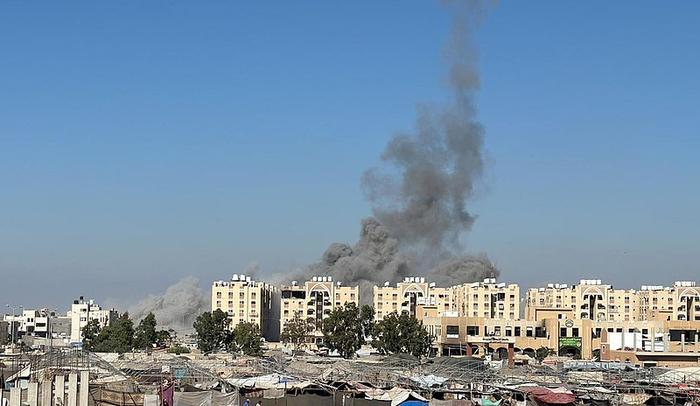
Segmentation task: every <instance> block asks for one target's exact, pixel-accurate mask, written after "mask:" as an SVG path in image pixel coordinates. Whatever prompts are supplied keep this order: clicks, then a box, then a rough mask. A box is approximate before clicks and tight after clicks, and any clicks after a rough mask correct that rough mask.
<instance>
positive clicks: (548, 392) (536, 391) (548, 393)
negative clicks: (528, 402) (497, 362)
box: [521, 386, 576, 405]
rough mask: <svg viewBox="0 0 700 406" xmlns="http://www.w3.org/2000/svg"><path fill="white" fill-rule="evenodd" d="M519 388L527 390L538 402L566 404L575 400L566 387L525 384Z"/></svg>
mask: <svg viewBox="0 0 700 406" xmlns="http://www.w3.org/2000/svg"><path fill="white" fill-rule="evenodd" d="M521 390H522V391H524V392H527V393H528V394H529V395H530V396H531V397H532V398H533V399H534V400H535V401H537V403H539V404H546V405H568V404H571V403H574V402H575V401H576V396H575V395H574V394H573V393H571V391H569V390H568V389H566V388H545V387H542V386H525V387H522V388H521Z"/></svg>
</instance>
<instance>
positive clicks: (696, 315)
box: [639, 281, 700, 321]
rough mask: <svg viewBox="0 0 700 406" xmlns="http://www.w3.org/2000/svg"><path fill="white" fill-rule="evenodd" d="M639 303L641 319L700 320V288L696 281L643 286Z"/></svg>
mask: <svg viewBox="0 0 700 406" xmlns="http://www.w3.org/2000/svg"><path fill="white" fill-rule="evenodd" d="M639 304H640V308H639V316H640V318H639V319H640V320H679V321H683V320H688V321H700V289H699V288H698V287H697V286H696V283H695V282H690V281H679V282H675V283H674V284H673V286H671V287H663V286H642V290H641V291H639Z"/></svg>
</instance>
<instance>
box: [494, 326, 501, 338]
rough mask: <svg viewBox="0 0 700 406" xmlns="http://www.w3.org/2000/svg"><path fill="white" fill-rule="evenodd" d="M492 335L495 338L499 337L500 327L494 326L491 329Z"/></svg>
mask: <svg viewBox="0 0 700 406" xmlns="http://www.w3.org/2000/svg"><path fill="white" fill-rule="evenodd" d="M493 335H495V336H497V337H498V336H500V335H501V326H496V327H494V328H493Z"/></svg>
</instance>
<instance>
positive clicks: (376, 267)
mask: <svg viewBox="0 0 700 406" xmlns="http://www.w3.org/2000/svg"><path fill="white" fill-rule="evenodd" d="M410 269H411V267H410V266H409V260H408V259H407V258H405V257H404V256H403V255H402V254H401V253H400V252H399V242H398V241H397V240H396V239H395V238H393V237H391V236H390V235H389V232H388V231H387V229H386V228H385V227H384V226H383V225H382V224H381V223H379V221H377V220H376V219H374V218H367V219H364V220H362V230H361V231H360V240H359V241H358V242H357V244H355V246H354V247H351V246H349V245H347V244H341V243H333V244H331V245H330V246H329V247H328V248H327V249H326V251H325V252H324V253H323V257H322V259H321V261H319V262H318V263H315V264H313V265H311V266H309V267H308V268H307V269H306V270H304V271H303V272H302V273H301V274H298V275H296V276H295V278H292V279H300V280H306V279H309V278H310V277H312V276H331V277H333V281H339V282H344V283H348V284H351V285H353V286H354V285H359V286H360V292H362V294H361V300H362V302H363V304H369V303H370V302H371V299H372V287H373V286H374V285H381V284H382V283H384V282H385V281H388V282H392V283H394V282H398V281H399V280H400V279H402V278H403V277H405V276H409V275H410Z"/></svg>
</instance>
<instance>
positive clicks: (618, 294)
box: [525, 279, 700, 321]
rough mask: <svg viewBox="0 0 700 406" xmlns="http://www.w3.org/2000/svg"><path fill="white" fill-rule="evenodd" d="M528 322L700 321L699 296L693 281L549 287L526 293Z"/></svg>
mask: <svg viewBox="0 0 700 406" xmlns="http://www.w3.org/2000/svg"><path fill="white" fill-rule="evenodd" d="M525 318H526V319H527V320H543V319H546V318H556V319H590V320H596V321H647V320H680V321H683V320H691V321H695V320H700V293H699V290H698V288H697V287H696V286H695V282H687V281H683V282H675V283H674V284H673V286H672V287H662V286H642V289H641V290H635V289H615V288H613V287H612V285H607V284H603V283H602V282H601V281H600V280H596V279H583V280H581V281H580V283H579V284H578V285H571V286H569V285H567V284H549V285H547V287H541V288H532V289H528V291H527V299H526V302H525Z"/></svg>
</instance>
